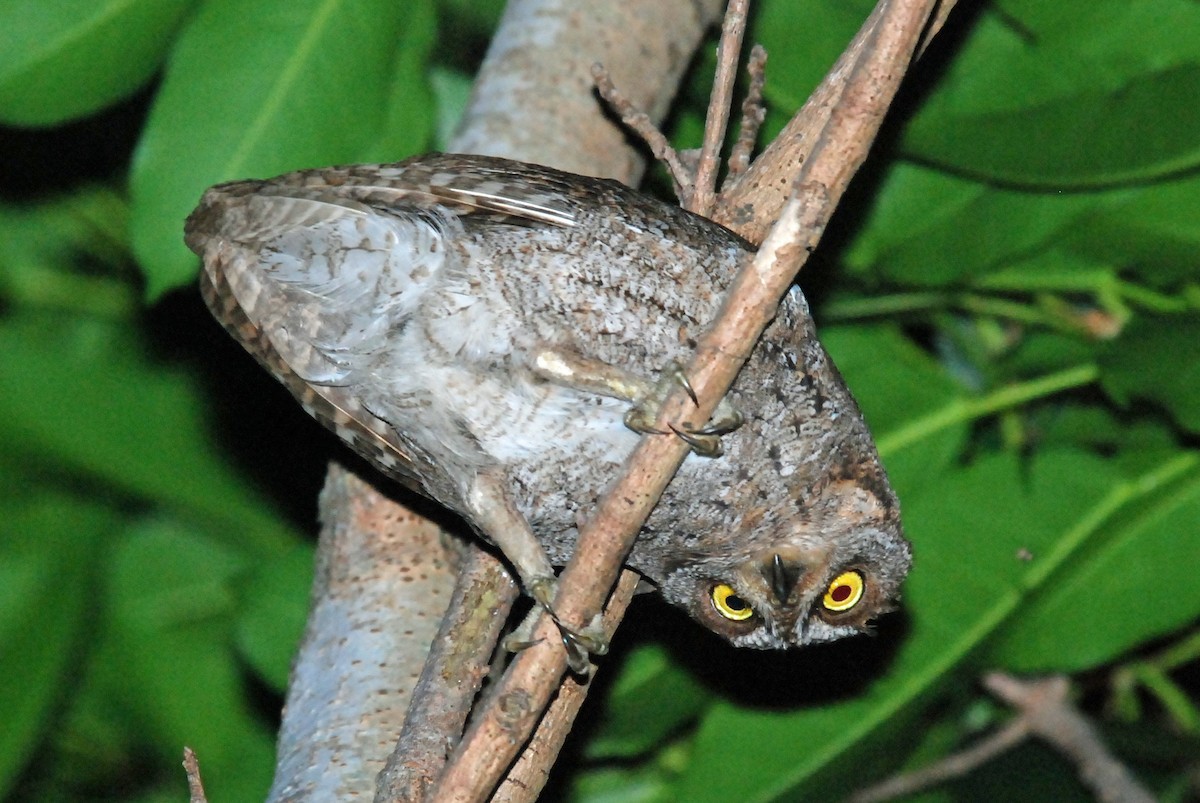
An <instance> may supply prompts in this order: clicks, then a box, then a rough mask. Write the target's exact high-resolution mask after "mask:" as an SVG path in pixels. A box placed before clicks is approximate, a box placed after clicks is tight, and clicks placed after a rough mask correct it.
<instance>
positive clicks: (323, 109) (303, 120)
mask: <svg viewBox="0 0 1200 803" xmlns="http://www.w3.org/2000/svg"><path fill="white" fill-rule="evenodd" d="M407 16H408V13H407V11H406V4H403V3H395V2H391V0H355V1H354V2H351V0H262V2H257V3H253V4H246V3H243V2H240V0H210V1H209V2H206V3H205V4H204V5H203V6H202V7H201V9H200V11H199V13H198V14H197V15H196V17H195V18H194V19H192V21H191V23H190V24H189V26H188V27H187V29H186V30H185V31H184V33H183V35H182V36H181V37H180V40H179V43H178V45H177V47H176V48H175V50H174V52H173V53H172V56H171V59H170V63H169V65H168V68H167V74H166V78H165V80H164V81H163V85H162V89H161V90H160V91H159V93H158V96H157V98H156V99H155V102H154V108H153V109H152V110H151V113H150V119H149V120H148V122H147V124H146V130H145V132H144V134H143V136H142V139H141V142H140V143H139V145H138V150H137V154H136V157H135V160H134V165H133V172H132V177H131V187H132V195H133V221H132V226H133V244H134V251H135V253H136V254H137V256H138V260H139V261H140V262H141V264H142V267H143V269H144V270H145V272H146V277H147V292H148V293H149V295H150V296H151V297H152V298H153V297H156V296H157V295H158V294H160V293H162V292H163V291H164V290H166V289H168V288H171V287H174V286H177V285H180V284H183V283H185V282H187V281H190V280H191V279H192V278H193V277H194V276H195V273H196V260H195V257H193V256H192V255H191V254H190V253H189V252H188V250H187V248H186V247H185V246H184V245H183V221H184V219H185V218H186V217H187V214H188V213H189V212H190V211H191V210H192V208H193V207H194V206H195V205H196V202H197V201H198V199H199V198H200V194H201V192H202V191H203V190H204V189H205V188H206V187H207V186H209V185H211V184H214V183H216V182H218V181H222V180H225V179H232V178H246V177H254V176H257V177H265V176H269V175H273V174H275V173H279V172H282V171H285V170H290V169H296V168H302V167H317V166H322V165H328V164H333V163H338V162H348V161H355V160H357V159H358V158H359V157H360V156H361V155H362V154H363V153H365V152H366V151H367V149H368V148H370V147H371V146H372V144H373V143H376V142H378V141H379V139H380V137H381V135H382V134H383V127H384V124H385V121H386V120H387V119H388V106H389V100H390V99H392V98H393V96H394V94H395V93H396V88H395V87H396V84H395V82H396V78H397V72H396V70H395V68H394V60H395V59H396V43H397V42H398V41H400V40H402V39H403V38H404V31H405V29H406V27H407V23H406V18H407ZM410 45H413V46H415V44H414V43H412V42H410ZM393 144H394V143H393Z"/></svg>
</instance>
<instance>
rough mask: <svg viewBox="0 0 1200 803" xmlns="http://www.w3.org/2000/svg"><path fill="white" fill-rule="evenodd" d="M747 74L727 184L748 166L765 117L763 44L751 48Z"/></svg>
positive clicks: (764, 60) (731, 152)
mask: <svg viewBox="0 0 1200 803" xmlns="http://www.w3.org/2000/svg"><path fill="white" fill-rule="evenodd" d="M746 73H747V74H748V75H749V76H750V87H749V89H748V90H747V91H746V99H745V100H744V101H742V123H741V125H740V126H738V138H737V142H735V143H734V144H733V150H732V151H730V153H729V173H728V174H727V175H726V177H725V182H726V184H729V183H730V182H732V181H734V180H735V179H737V177H738V176H740V175H741V174H742V173H745V172H746V170H747V168H749V167H750V157H751V156H752V155H753V154H754V145H755V143H756V142H758V131H759V129H760V128H762V124H763V120H765V119H767V109H766V107H765V106H764V105H763V87H764V86H766V83H767V51H766V50H765V49H764V48H763V47H762V45H755V46H754V47H752V48H750V61H749V63H748V64H747V65H746Z"/></svg>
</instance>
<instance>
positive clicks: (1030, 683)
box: [983, 672, 1154, 803]
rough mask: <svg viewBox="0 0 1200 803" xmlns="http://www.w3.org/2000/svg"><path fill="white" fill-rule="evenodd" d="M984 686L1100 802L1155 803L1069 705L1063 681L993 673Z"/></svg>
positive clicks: (1084, 720) (1056, 678)
mask: <svg viewBox="0 0 1200 803" xmlns="http://www.w3.org/2000/svg"><path fill="white" fill-rule="evenodd" d="M983 685H984V686H985V687H986V688H987V690H988V691H990V692H991V693H992V694H994V695H996V696H997V697H999V698H1000V699H1002V700H1004V701H1005V702H1006V703H1008V704H1009V705H1011V706H1013V707H1014V708H1016V709H1018V710H1019V711H1020V712H1021V715H1022V717H1023V718H1024V720H1025V722H1026V725H1027V727H1028V728H1029V732H1030V733H1031V734H1033V735H1034V736H1037V737H1039V738H1040V739H1042V740H1043V741H1045V742H1047V743H1048V744H1049V745H1050V746H1051V747H1053V748H1054V749H1055V750H1057V751H1058V752H1059V753H1061V754H1062V755H1063V756H1064V757H1065V758H1067V759H1068V760H1069V761H1070V762H1071V763H1072V764H1074V765H1075V767H1076V769H1077V770H1078V772H1079V780H1080V781H1082V782H1083V784H1084V785H1085V786H1086V787H1088V789H1090V790H1091V792H1092V794H1094V795H1095V796H1096V798H1097V799H1098V800H1100V801H1101V802H1102V803H1154V796H1153V795H1151V794H1150V793H1149V792H1148V791H1147V790H1146V789H1145V788H1144V787H1143V786H1142V785H1141V784H1139V783H1138V782H1137V780H1136V779H1134V777H1133V775H1132V774H1131V773H1130V772H1129V770H1128V769H1126V767H1125V765H1124V764H1122V763H1121V762H1120V761H1118V760H1117V759H1116V757H1114V756H1113V755H1112V753H1110V752H1109V751H1108V748H1107V747H1106V746H1105V745H1104V742H1102V741H1101V740H1100V737H1099V735H1098V734H1097V733H1096V729H1095V728H1094V727H1093V726H1092V723H1090V722H1088V720H1087V719H1086V718H1085V717H1084V716H1083V715H1082V714H1080V713H1079V711H1077V710H1076V709H1075V706H1073V705H1072V704H1071V700H1070V697H1069V692H1070V690H1071V686H1070V683H1069V682H1068V681H1067V679H1066V678H1065V677H1062V676H1055V677H1049V678H1042V679H1040V680H1019V679H1017V678H1015V677H1013V676H1012V675H1006V674H1004V673H1002V672H992V673H990V674H988V675H985V676H984V678H983Z"/></svg>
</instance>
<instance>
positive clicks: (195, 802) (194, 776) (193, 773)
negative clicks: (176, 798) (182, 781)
mask: <svg viewBox="0 0 1200 803" xmlns="http://www.w3.org/2000/svg"><path fill="white" fill-rule="evenodd" d="M183 769H184V772H186V773H187V785H188V801H189V803H208V797H207V796H206V795H205V794H204V781H202V780H200V761H199V759H197V758H196V754H195V753H194V752H193V751H192V748H190V747H185V748H183Z"/></svg>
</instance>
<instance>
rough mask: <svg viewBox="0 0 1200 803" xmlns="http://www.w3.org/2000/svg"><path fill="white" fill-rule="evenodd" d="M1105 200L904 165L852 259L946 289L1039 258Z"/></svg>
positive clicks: (869, 269) (899, 278) (892, 174)
mask: <svg viewBox="0 0 1200 803" xmlns="http://www.w3.org/2000/svg"><path fill="white" fill-rule="evenodd" d="M1101 200H1102V196H1099V195H1089V194H1078V195H1052V194H1045V193H1037V192H1021V191H1017V190H1008V189H1000V188H996V187H991V186H988V185H986V184H983V183H979V182H975V181H970V180H967V179H964V178H960V177H956V176H953V175H950V174H948V173H941V172H938V171H937V170H933V169H930V168H928V167H922V166H916V165H908V164H903V163H901V164H897V165H896V166H894V167H893V168H892V169H891V170H890V171H889V172H888V174H887V175H886V176H885V178H884V182H883V185H882V187H881V188H880V191H879V194H878V198H877V200H876V203H875V206H874V208H873V209H872V210H871V211H870V213H869V215H868V217H867V220H866V221H865V225H864V228H863V230H862V233H861V234H860V235H859V237H858V238H857V239H856V240H855V242H854V244H853V245H852V247H851V249H850V251H849V252H848V254H847V257H846V259H847V261H848V262H849V264H850V265H851V266H852V267H853V268H854V270H855V271H856V272H861V273H871V274H874V275H876V276H878V277H880V278H883V279H886V280H889V281H891V282H895V283H899V284H905V285H912V286H919V287H936V286H944V285H946V284H952V283H955V282H961V281H964V280H966V279H970V278H973V277H976V276H979V275H981V274H985V273H987V272H988V271H991V270H994V269H996V268H997V267H999V266H1002V265H1005V264H1008V263H1011V262H1014V261H1018V260H1021V259H1025V258H1027V257H1028V255H1029V254H1031V253H1037V252H1039V251H1040V250H1042V249H1044V248H1046V247H1047V246H1048V244H1050V243H1053V242H1054V241H1055V238H1056V236H1057V235H1058V234H1059V233H1060V232H1061V231H1062V230H1063V229H1065V228H1067V227H1068V226H1070V225H1072V224H1073V223H1074V222H1075V221H1076V220H1077V219H1078V218H1080V217H1081V216H1083V215H1085V214H1087V213H1088V212H1089V211H1091V210H1092V209H1093V208H1094V207H1095V206H1097V204H1099V203H1100V201H1101Z"/></svg>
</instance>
